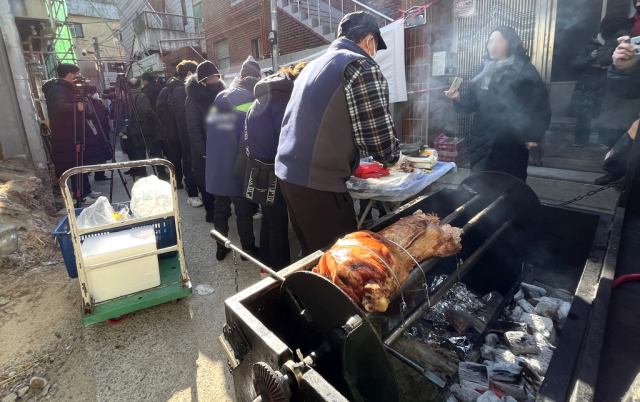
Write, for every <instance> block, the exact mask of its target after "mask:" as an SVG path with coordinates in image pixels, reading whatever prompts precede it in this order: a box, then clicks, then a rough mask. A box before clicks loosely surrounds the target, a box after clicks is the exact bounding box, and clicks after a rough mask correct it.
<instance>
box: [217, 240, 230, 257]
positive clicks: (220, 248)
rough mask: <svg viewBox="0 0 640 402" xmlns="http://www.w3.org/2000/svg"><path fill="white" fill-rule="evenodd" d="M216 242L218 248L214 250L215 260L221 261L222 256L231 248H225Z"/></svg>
mask: <svg viewBox="0 0 640 402" xmlns="http://www.w3.org/2000/svg"><path fill="white" fill-rule="evenodd" d="M216 244H217V245H218V249H217V250H216V260H218V261H222V260H224V257H226V256H227V254H229V252H230V251H231V249H228V248H226V247H225V246H224V244H220V243H216Z"/></svg>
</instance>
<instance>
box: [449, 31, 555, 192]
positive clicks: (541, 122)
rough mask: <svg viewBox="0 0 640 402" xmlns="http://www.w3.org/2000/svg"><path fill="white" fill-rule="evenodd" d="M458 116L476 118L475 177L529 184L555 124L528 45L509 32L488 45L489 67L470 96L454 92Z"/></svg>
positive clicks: (472, 149)
mask: <svg viewBox="0 0 640 402" xmlns="http://www.w3.org/2000/svg"><path fill="white" fill-rule="evenodd" d="M445 95H446V96H447V97H448V98H449V99H451V100H453V104H454V107H455V109H456V112H457V113H460V114H470V113H475V117H474V123H473V129H472V131H471V140H470V154H471V155H470V156H471V171H472V172H473V173H475V172H481V171H498V172H504V173H508V174H511V175H513V176H515V177H517V178H519V179H521V180H523V181H525V180H526V179H527V166H528V161H529V149H531V148H533V147H537V146H538V143H539V142H540V141H541V140H542V136H543V135H544V133H545V131H546V130H547V129H548V128H549V124H550V123H551V108H550V107H549V99H548V95H547V90H546V87H545V85H544V83H543V82H542V79H541V78H540V74H538V71H537V70H536V69H535V67H534V66H533V65H532V64H531V61H530V58H529V57H528V56H527V55H526V53H525V49H524V46H523V44H522V40H521V39H520V37H519V36H518V34H517V33H516V31H515V30H514V29H513V28H511V27H507V26H501V27H498V28H496V29H495V30H494V31H493V32H492V33H491V35H490V37H489V40H488V42H487V56H486V58H485V62H484V66H483V67H482V68H481V69H480V71H479V72H478V73H477V74H476V75H475V77H474V78H473V79H472V80H471V81H470V82H469V84H468V85H467V90H466V91H465V93H463V94H461V93H460V92H459V91H458V90H449V91H447V92H445Z"/></svg>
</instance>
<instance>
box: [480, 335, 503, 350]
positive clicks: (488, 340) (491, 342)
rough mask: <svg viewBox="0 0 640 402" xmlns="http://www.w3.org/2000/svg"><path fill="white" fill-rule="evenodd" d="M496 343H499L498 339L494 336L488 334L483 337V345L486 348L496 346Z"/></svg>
mask: <svg viewBox="0 0 640 402" xmlns="http://www.w3.org/2000/svg"><path fill="white" fill-rule="evenodd" d="M498 343H500V338H498V335H496V334H489V335H487V336H485V337H484V344H485V345H487V346H491V347H493V346H498Z"/></svg>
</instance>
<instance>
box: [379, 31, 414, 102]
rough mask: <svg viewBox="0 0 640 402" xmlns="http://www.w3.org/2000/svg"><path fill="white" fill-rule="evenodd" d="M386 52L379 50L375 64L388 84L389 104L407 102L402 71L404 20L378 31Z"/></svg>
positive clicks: (405, 83) (405, 84)
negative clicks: (385, 45)
mask: <svg viewBox="0 0 640 402" xmlns="http://www.w3.org/2000/svg"><path fill="white" fill-rule="evenodd" d="M380 33H381V34H382V39H384V42H385V43H386V44H387V49H386V50H380V51H379V52H378V54H377V55H376V62H377V63H378V64H379V65H380V69H382V74H383V75H384V77H385V78H386V79H387V82H389V102H390V103H396V102H406V101H407V80H406V77H405V71H404V19H400V20H398V21H395V22H392V23H391V24H388V25H386V26H385V27H383V28H382V29H380Z"/></svg>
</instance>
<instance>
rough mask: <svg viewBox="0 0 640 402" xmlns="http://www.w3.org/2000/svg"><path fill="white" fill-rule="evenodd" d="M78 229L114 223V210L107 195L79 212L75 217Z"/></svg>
mask: <svg viewBox="0 0 640 402" xmlns="http://www.w3.org/2000/svg"><path fill="white" fill-rule="evenodd" d="M77 222H78V229H89V228H93V227H96V226H102V225H109V224H112V223H116V222H117V221H116V217H115V211H114V210H113V207H111V204H109V200H107V197H104V196H102V197H100V198H98V199H97V200H96V202H95V203H94V204H92V205H90V206H88V207H87V208H85V209H83V210H82V212H80V216H78V219H77Z"/></svg>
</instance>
